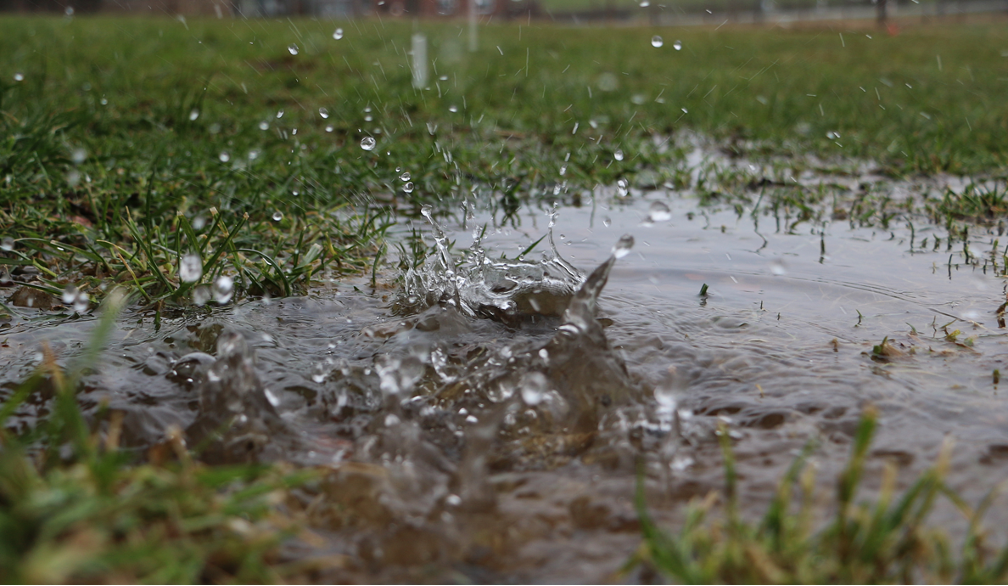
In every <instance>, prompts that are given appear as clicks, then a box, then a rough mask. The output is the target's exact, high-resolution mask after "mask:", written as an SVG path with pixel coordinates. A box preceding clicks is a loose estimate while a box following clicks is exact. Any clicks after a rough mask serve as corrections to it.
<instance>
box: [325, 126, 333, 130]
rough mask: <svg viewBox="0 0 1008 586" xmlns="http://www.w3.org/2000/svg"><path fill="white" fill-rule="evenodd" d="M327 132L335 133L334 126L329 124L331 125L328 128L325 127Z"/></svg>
mask: <svg viewBox="0 0 1008 586" xmlns="http://www.w3.org/2000/svg"><path fill="white" fill-rule="evenodd" d="M325 131H326V132H332V131H333V126H332V124H329V125H327V126H326V127H325Z"/></svg>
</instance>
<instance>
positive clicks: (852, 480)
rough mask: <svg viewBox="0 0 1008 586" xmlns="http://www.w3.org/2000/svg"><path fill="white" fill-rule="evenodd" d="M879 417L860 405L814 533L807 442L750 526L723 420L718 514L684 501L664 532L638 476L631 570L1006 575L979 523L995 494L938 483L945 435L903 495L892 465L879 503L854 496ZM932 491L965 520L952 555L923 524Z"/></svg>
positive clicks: (852, 576) (804, 578) (1004, 555)
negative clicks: (677, 519)
mask: <svg viewBox="0 0 1008 586" xmlns="http://www.w3.org/2000/svg"><path fill="white" fill-rule="evenodd" d="M876 421H877V412H876V411H875V409H874V408H869V409H867V410H866V411H865V413H864V415H863V417H862V419H861V422H860V424H859V426H858V428H857V431H856V433H855V436H854V443H853V447H852V450H851V456H850V460H849V461H848V463H847V466H846V468H845V469H844V470H843V472H842V473H841V474H840V477H839V478H838V479H837V482H836V496H835V501H834V503H833V507H832V508H833V510H834V511H835V513H834V517H833V519H832V520H831V521H829V522H828V523H827V524H826V526H825V527H823V528H821V529H820V530H818V531H816V530H815V528H814V526H815V521H816V519H815V511H813V508H812V505H813V492H814V487H815V474H814V469H813V468H810V467H807V466H806V461H807V458H808V456H809V455H810V454H811V452H812V451H813V449H814V444H811V443H810V444H808V445H806V447H805V449H804V450H803V452H802V454H801V455H800V456H799V457H798V458H797V459H796V460H795V461H794V463H793V464H792V465H791V467H790V468H789V470H788V471H787V473H786V474H785V475H784V478H782V479H781V482H780V485H779V487H778V490H777V494H776V496H775V498H774V499H773V500H772V501H771V503H770V505H769V506H768V507H767V510H766V513H765V514H764V515H763V518H762V520H760V521H759V522H758V523H750V522H747V521H745V520H743V519H741V518H740V516H739V513H738V502H737V492H736V475H735V462H734V457H733V455H732V450H731V440H730V439H729V436H728V431H727V429H726V428H725V427H724V426H722V427H721V429H720V431H719V436H720V439H721V447H722V453H723V454H724V470H725V494H724V499H725V504H724V516H723V518H722V519H720V520H709V519H708V513H709V512H710V510H711V508H712V507H713V505H714V502H715V498H714V495H711V497H708V498H707V499H706V500H705V501H704V502H702V503H700V504H693V505H691V506H690V508H689V511H688V512H687V515H686V520H685V522H684V523H683V525H682V527H681V529H680V530H679V531H678V532H677V533H676V534H674V535H673V534H670V533H668V532H666V531H665V530H663V529H661V528H660V527H658V526H657V525H656V524H655V523H654V522H653V521H652V520H651V517H650V516H649V514H648V511H647V507H646V503H645V500H644V491H643V483H639V485H638V493H637V509H638V514H639V517H640V522H641V530H642V533H643V535H644V544H643V545H642V547H641V550H640V551H639V553H638V554H636V555H635V557H634V558H633V559H632V560H631V565H630V566H629V567H632V566H633V565H636V564H647V565H649V566H651V567H653V568H654V569H655V570H657V571H658V572H659V573H661V574H662V575H663V576H665V577H667V578H669V579H672V580H675V581H678V582H682V583H687V584H711V583H742V584H745V583H775V584H788V583H793V584H849V583H853V584H877V583H920V582H926V583H932V582H937V583H949V582H961V583H980V584H993V583H1002V582H1004V581H1005V580H1006V579H1008V548H1005V549H1001V550H1000V551H998V550H997V549H995V548H992V547H991V546H990V545H989V544H988V543H987V542H986V539H985V533H984V531H983V529H982V527H981V518H982V517H983V515H984V512H985V511H986V509H987V508H988V507H989V506H990V505H991V503H992V502H993V498H994V495H995V492H994V491H991V492H990V493H989V494H988V496H987V497H986V498H985V499H984V500H983V501H982V502H981V503H980V504H979V506H978V507H976V508H975V509H972V508H970V507H969V506H968V505H967V504H966V503H965V502H963V501H962V500H961V499H960V498H959V497H958V496H957V495H956V494H955V493H954V492H953V491H952V490H950V489H949V487H948V486H946V485H945V482H944V477H945V473H946V470H947V469H948V465H949V460H950V457H951V443H950V442H947V443H946V444H945V445H943V446H942V450H941V452H940V454H939V457H938V461H937V463H936V464H935V465H934V467H933V468H931V469H930V470H928V471H927V472H925V473H924V474H922V475H921V476H920V477H919V478H917V480H916V481H915V482H914V483H913V484H912V485H911V486H910V487H909V488H907V489H906V490H905V491H903V492H902V494H897V493H896V489H895V483H896V469H895V467H894V466H893V465H889V466H887V467H886V468H885V472H884V476H883V479H882V488H881V491H880V493H879V495H878V498H877V500H876V501H875V502H874V503H869V502H860V503H859V502H856V501H855V496H856V494H857V490H858V486H859V485H860V483H861V481H862V478H863V472H864V464H865V459H866V457H867V454H868V448H869V446H870V444H871V440H872V435H873V433H874V431H875V426H876ZM796 486H797V487H800V489H801V499H800V500H801V502H800V505H799V508H798V511H797V512H792V511H791V510H790V509H791V506H792V501H793V500H794V499H793V496H794V495H793V492H794V489H795V487H796ZM939 497H944V498H947V499H949V500H950V501H951V502H952V504H953V505H954V506H955V507H957V508H958V509H959V510H960V511H961V512H962V514H963V515H964V516H965V517H966V518H967V519H968V520H969V528H968V532H967V535H966V538H965V540H964V542H963V545H962V550H961V551H960V552H958V553H956V552H955V551H954V550H953V547H952V544H951V542H950V538H949V536H948V535H947V534H946V533H945V532H944V531H943V530H942V529H939V528H933V527H928V526H927V525H926V524H925V522H926V520H927V517H928V514H929V513H930V512H931V510H932V509H933V507H934V505H935V501H936V500H937V499H938V498H939Z"/></svg>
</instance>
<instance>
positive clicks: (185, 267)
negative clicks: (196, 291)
mask: <svg viewBox="0 0 1008 586" xmlns="http://www.w3.org/2000/svg"><path fill="white" fill-rule="evenodd" d="M202 276H203V260H202V259H200V256H199V255H198V254H196V253H190V254H187V255H185V256H183V257H182V259H181V260H180V261H179V278H180V279H182V281H183V282H185V283H195V282H196V281H199V279H200V277H202Z"/></svg>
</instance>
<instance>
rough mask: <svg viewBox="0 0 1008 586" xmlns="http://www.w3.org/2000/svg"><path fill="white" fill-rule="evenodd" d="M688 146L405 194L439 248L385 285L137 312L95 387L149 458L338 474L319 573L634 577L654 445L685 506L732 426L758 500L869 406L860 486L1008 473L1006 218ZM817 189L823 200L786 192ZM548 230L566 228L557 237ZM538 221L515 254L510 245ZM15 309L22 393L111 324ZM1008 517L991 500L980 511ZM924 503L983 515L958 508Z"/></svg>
mask: <svg viewBox="0 0 1008 586" xmlns="http://www.w3.org/2000/svg"><path fill="white" fill-rule="evenodd" d="M691 153H692V154H691V155H690V156H689V157H688V158H687V160H686V161H685V163H684V164H686V165H687V167H688V168H689V169H690V171H691V181H690V183H691V185H690V187H689V188H687V189H685V190H682V189H672V188H669V187H665V186H661V185H658V186H646V185H645V186H643V187H634V186H630V185H616V186H608V187H607V186H600V187H597V188H595V189H594V190H574V189H573V188H566V187H565V186H563V185H560V186H557V188H556V191H555V193H556V197H555V198H554V199H555V200H556V202H557V203H558V204H559V205H557V206H556V207H554V206H553V205H551V204H552V201H551V200H550V198H548V197H547V198H546V199H545V200H542V201H539V202H538V203H536V202H533V203H526V204H522V205H520V206H518V207H513V206H512V207H507V206H501V205H500V201H501V197H502V196H501V194H499V193H493V192H491V191H489V190H488V191H487V192H486V193H478V194H477V195H476V196H475V197H473V198H471V199H469V200H467V201H466V202H456V204H457V205H454V206H451V209H452V210H453V212H452V213H449V214H440V215H439V214H438V213H437V212H436V211H431V210H426V209H425V210H424V213H423V214H420V213H418V212H419V211H420V210H414V209H402V210H399V215H400V222H399V224H398V225H397V227H396V229H394V230H393V231H392V232H391V233H390V238H391V239H392V240H393V242H400V243H403V248H402V250H403V252H405V251H407V250H410V246H409V240H410V237H411V236H412V235H413V234H414V231H416V232H418V233H422V239H423V242H424V245H423V246H422V247H420V246H418V245H417V242H414V243H413V244H414V248H415V249H416V250H418V251H420V250H422V251H423V252H420V253H419V257H420V258H412V256H411V255H410V254H406V255H405V256H403V258H401V259H396V258H393V259H392V261H401V262H400V263H399V264H400V266H401V267H402V269H405V268H406V267H412V268H411V269H410V272H408V273H405V276H404V273H403V270H401V269H400V268H396V266H393V265H394V264H395V262H390V263H389V264H388V265H387V266H386V267H385V269H384V270H382V271H380V273H379V274H378V276H377V277H378V278H377V279H376V287H372V284H371V280H370V278H369V277H360V278H359V279H356V280H352V279H351V280H345V279H344V280H340V281H339V282H330V283H318V284H317V287H316V288H314V289H313V290H312V292H311V293H310V294H309V295H307V296H304V297H290V298H284V299H273V300H272V301H270V300H241V301H238V302H236V303H234V304H232V305H226V306H221V307H213V308H212V309H209V308H189V309H186V310H179V311H177V312H175V313H169V312H163V313H162V314H161V315H160V316H159V318H158V319H157V320H155V315H154V314H153V313H151V312H145V311H143V310H141V309H140V308H132V309H130V310H127V311H126V312H125V313H124V314H123V315H122V316H121V318H120V319H119V321H118V322H117V325H116V328H115V330H114V332H113V335H112V339H111V340H109V344H108V345H109V349H108V350H107V351H106V352H105V354H104V356H103V358H102V361H101V364H99V365H96V366H95V367H94V368H93V369H92V370H90V371H89V372H88V374H87V375H86V376H85V377H84V379H83V383H82V384H83V389H82V391H81V395H80V397H81V401H82V402H83V403H84V405H86V406H87V407H88V409H89V412H90V413H92V414H94V413H95V412H96V411H97V410H98V409H99V407H101V406H107V408H109V409H111V410H113V411H122V412H123V413H124V414H125V415H124V418H123V434H122V438H123V440H122V441H123V444H124V445H128V446H131V447H133V448H135V449H137V451H138V453H147V451H148V450H149V449H150V448H151V446H156V445H157V444H159V443H161V442H163V441H164V438H165V434H166V430H169V429H171V428H172V427H173V426H176V427H178V428H180V429H182V430H184V431H185V434H186V439H187V442H188V444H189V445H190V447H193V448H194V449H196V450H198V451H199V453H200V454H201V457H202V458H203V459H205V460H207V461H210V462H247V461H256V460H259V461H276V460H284V461H292V462H296V463H300V464H312V465H322V466H328V467H331V468H332V471H333V472H332V474H331V475H329V477H328V478H327V480H326V481H325V482H321V483H317V484H314V485H311V486H308V487H306V488H305V489H303V490H300V491H298V492H297V497H298V498H299V499H300V500H299V506H302V507H305V508H307V509H308V510H309V511H310V517H311V518H312V519H313V520H314V521H313V522H314V527H313V530H314V536H315V537H314V538H307V537H302V538H299V539H297V540H295V541H293V542H292V543H291V544H290V546H289V547H288V548H287V549H286V550H285V555H287V556H289V557H290V558H293V559H302V558H309V559H317V560H320V566H323V567H325V568H326V569H324V570H322V571H321V574H320V579H322V580H353V581H379V582H382V581H390V580H414V581H443V580H451V581H477V582H484V581H518V582H585V581H587V582H599V581H608V580H613V579H615V580H630V581H637V580H648V579H650V577H649V575H647V574H646V573H641V571H640V570H634V571H632V572H630V573H627V574H620V573H619V570H620V568H621V566H622V565H623V564H624V563H625V562H626V561H627V559H628V558H629V557H630V556H631V555H632V554H633V552H634V551H635V550H636V548H637V547H638V546H639V544H640V533H639V527H638V524H637V520H636V515H635V513H634V510H633V505H632V498H633V491H634V488H635V485H636V482H637V471H638V469H639V468H638V465H639V464H641V463H642V464H643V467H642V469H643V470H644V472H645V478H646V480H645V482H646V487H647V494H648V501H649V505H650V507H651V508H652V510H653V512H654V514H655V515H656V517H657V518H658V519H659V520H660V521H662V522H663V523H666V524H667V525H669V526H674V525H675V523H676V521H677V520H678V519H681V515H682V512H683V509H684V505H685V503H686V502H688V501H689V499H691V498H694V497H702V496H704V495H706V494H707V493H708V492H709V491H711V490H714V489H717V488H719V487H720V486H721V483H722V479H721V474H722V468H721V466H722V460H721V457H720V452H719V447H718V443H717V439H716V436H715V430H716V429H717V427H718V425H719V424H726V425H727V427H728V429H729V430H730V434H731V436H732V438H733V439H734V440H735V442H734V449H735V453H736V456H737V458H738V471H739V476H740V482H741V487H742V492H741V503H742V506H743V513H744V514H748V515H757V514H759V513H760V512H761V511H762V505H763V504H764V503H765V502H766V501H767V499H768V498H769V497H770V495H771V494H772V492H773V490H774V488H775V486H776V483H777V481H778V479H779V478H780V477H781V474H782V472H783V470H784V469H785V468H786V466H787V465H788V464H789V463H790V462H791V461H792V459H793V458H794V456H795V454H796V453H797V450H799V449H800V448H801V447H802V446H803V445H805V444H806V443H807V442H808V441H809V440H810V439H816V440H818V442H819V445H818V448H817V450H816V451H815V456H814V461H815V462H816V464H817V466H818V469H819V473H818V474H819V476H818V478H819V480H820V484H821V487H822V490H823V495H824V496H825V491H828V490H831V489H832V479H833V478H835V476H836V474H837V472H838V471H839V469H840V468H841V466H842V465H843V463H844V462H845V461H846V455H847V453H848V451H849V445H850V439H851V435H852V433H853V431H854V429H855V426H856V424H857V422H858V419H859V416H860V414H861V412H862V410H863V409H864V408H865V406H866V405H868V404H874V405H875V406H877V407H878V409H879V411H880V420H879V421H880V425H879V433H878V435H877V437H876V440H875V442H874V445H873V451H872V453H871V455H872V457H871V460H870V462H869V466H868V470H869V471H870V474H869V477H868V478H867V480H866V487H867V489H868V490H871V489H872V488H873V487H877V486H878V484H879V480H878V477H879V473H880V471H881V470H882V468H883V466H885V465H886V463H889V462H892V463H895V464H897V465H898V466H899V467H900V471H901V472H900V477H899V478H900V479H901V482H903V483H905V482H906V481H907V480H908V479H910V478H912V477H914V476H916V475H917V474H919V473H920V472H921V471H922V470H923V469H925V468H927V467H928V466H930V465H931V464H932V463H933V461H934V458H935V456H936V455H937V453H938V449H939V447H940V446H941V444H942V442H943V441H945V440H946V438H949V437H952V438H954V439H955V441H956V447H955V451H954V458H953V464H952V469H951V472H950V477H949V482H950V485H951V486H952V487H953V488H954V489H956V490H957V491H959V492H960V494H961V495H962V496H963V497H964V498H965V499H966V500H967V501H968V502H971V503H975V502H976V501H977V500H979V499H980V498H981V497H982V496H983V494H985V493H986V491H988V490H989V489H990V488H992V487H993V486H994V485H995V484H997V483H998V482H1000V481H1002V480H1003V479H1004V478H1005V464H1006V462H1008V405H1006V404H1005V402H1004V400H1003V399H1002V396H1001V394H1000V393H1001V392H1003V391H1004V389H1003V388H1002V389H999V385H998V380H997V376H996V375H995V372H997V371H998V370H999V369H1000V370H1001V371H1004V372H1008V370H1006V361H1008V360H1006V358H1008V348H1006V344H1008V338H1006V337H1005V334H1004V331H1005V330H1004V329H1001V328H999V327H998V318H999V315H998V310H999V307H1000V306H1001V305H1002V304H1003V303H1004V302H1005V281H1004V277H1003V273H1004V271H1005V266H1004V264H1005V262H1004V260H1005V259H1004V250H1003V244H1000V243H997V242H996V241H997V239H998V238H999V236H1000V237H1001V239H1002V240H1004V237H1003V236H1001V233H1000V230H1001V229H1000V228H999V226H998V225H997V224H996V223H995V224H990V223H984V222H972V223H968V225H967V228H968V230H967V232H965V233H963V232H961V231H955V232H950V231H949V229H948V228H949V226H948V225H944V224H941V225H936V224H934V223H932V222H931V221H929V220H928V218H927V215H926V214H924V213H921V212H910V211H907V212H905V213H903V212H898V210H907V209H911V208H912V209H917V210H919V209H922V207H921V206H922V205H923V203H924V202H927V201H931V200H933V199H934V198H940V197H941V196H942V194H944V193H945V192H946V191H945V190H946V189H949V188H951V189H953V190H958V191H961V190H963V189H965V188H966V186H967V185H968V183H969V182H968V181H966V180H963V179H961V178H951V177H932V178H918V179H907V180H900V181H893V180H891V179H888V178H885V177H883V176H881V175H877V174H874V173H873V171H872V166H871V165H866V164H847V165H846V166H840V167H842V169H840V168H839V167H836V166H834V167H832V171H833V172H826V171H824V170H822V169H819V170H815V171H806V172H795V174H791V171H790V169H789V168H788V167H787V165H781V164H776V165H773V166H767V167H765V168H764V167H758V166H755V165H753V166H750V163H748V162H746V161H730V160H727V159H724V158H723V157H721V156H720V155H718V154H717V152H716V151H712V150H703V149H699V148H697V149H694V150H692V151H691ZM818 166H819V167H822V165H818ZM802 167H803V168H814V167H816V165H809V164H806V165H803V166H802ZM715 169H721V170H722V171H724V170H732V171H733V172H736V173H741V174H743V175H745V177H747V178H749V179H751V180H748V183H746V182H742V183H741V186H737V187H735V188H734V191H733V193H734V194H735V195H736V196H738V195H739V194H744V195H745V197H736V196H728V195H725V193H726V192H725V191H719V190H718V189H717V188H714V189H711V186H712V185H713V182H712V180H708V179H707V177H708V176H714V175H715V173H714V171H715ZM839 170H842V171H843V172H839ZM723 177H724V176H723V175H722V176H721V178H722V180H723ZM644 183H646V182H644ZM799 184H803V185H806V186H808V185H811V186H814V187H817V188H818V186H822V188H821V189H820V193H825V194H826V196H825V197H823V198H821V200H820V201H818V202H815V203H813V204H808V205H804V206H803V205H796V204H795V203H794V201H792V200H788V199H787V197H788V195H787V194H788V193H792V191H793V190H796V189H797V187H795V186H797V185H799ZM704 186H705V187H704ZM789 190H790V191H789ZM719 193H720V195H718V194H719ZM761 194H762V196H761ZM880 200H885V201H886V202H889V203H887V204H882V205H881V206H880V205H879V203H878V202H879V201H880ZM908 201H909V202H913V203H914V205H913V206H903V207H901V203H902V202H908ZM463 203H464V204H465V205H464V206H463ZM887 205H888V206H889V207H888V208H886V206H887ZM867 209H873V210H875V211H876V212H877V213H878V214H881V215H883V216H884V215H885V214H886V213H887V212H886V209H889V210H897V211H893V212H891V216H890V218H888V219H885V218H883V219H882V220H880V219H879V218H878V217H872V218H869V215H866V213H865V210H867ZM428 215H429V216H430V218H428V217H427V216H428ZM435 223H436V224H437V225H434V224H435ZM551 223H553V224H554V225H553V227H552V241H553V243H554V244H555V251H553V250H552V249H551V245H550V239H549V237H547V238H545V239H542V240H540V238H542V237H543V236H547V235H548V232H549V229H550V228H549V227H550V224H551ZM862 224H864V226H862ZM484 227H485V229H484ZM442 230H443V233H442ZM474 234H475V235H477V236H480V235H482V240H481V242H480V243H478V244H476V245H473V237H474ZM950 234H954V236H953V237H950ZM624 235H630V236H632V238H633V241H634V242H633V246H632V247H631V246H630V241H629V239H626V238H623V237H624ZM536 241H539V242H538V244H537V245H536V246H535V247H534V248H533V249H532V250H531V251H529V252H527V254H526V255H525V256H524V261H523V262H519V261H515V260H511V261H504V260H500V259H501V258H502V257H504V256H506V258H507V259H516V258H517V257H518V256H519V254H520V253H522V252H523V251H525V250H526V249H527V248H528V247H529V246H530V245H531V244H532V243H534V242H536ZM964 243H965V244H964ZM449 247H450V248H451V251H449V250H448V248H449ZM467 249H468V250H467ZM393 256H394V255H393ZM617 257H619V258H617ZM610 268H611V271H609V269H610ZM593 271H594V272H593ZM607 271H609V272H608V275H606V272H607ZM606 276H608V282H606ZM16 277H18V276H16ZM18 278H27V277H23V276H22V277H18ZM404 282H405V283H407V285H404V284H403V283H404ZM13 292H14V288H13V287H9V288H6V289H4V295H5V296H6V297H9V296H10V295H11V294H12V293H13ZM596 303H597V308H596ZM9 311H10V314H11V317H10V318H9V322H8V323H7V324H6V326H5V328H4V330H3V333H2V341H3V348H4V350H3V352H2V353H0V385H2V387H0V388H2V389H3V390H2V393H3V394H4V395H5V396H6V395H7V394H8V393H10V392H11V390H12V389H13V388H15V387H16V385H17V384H18V383H20V382H21V381H23V380H24V379H25V378H26V377H27V376H28V375H29V374H30V373H31V372H32V371H33V370H34V369H35V367H36V365H37V364H38V363H39V362H40V361H41V360H42V347H43V345H48V347H49V348H51V349H52V351H53V353H54V354H55V356H56V357H57V361H58V362H59V363H60V364H66V363H68V362H69V361H70V360H71V359H72V357H73V356H75V355H76V354H78V353H79V352H80V351H81V348H82V347H83V346H84V345H86V344H88V343H90V339H91V332H92V330H93V329H94V325H95V323H96V320H95V318H94V317H93V315H92V314H91V313H86V314H84V315H76V314H74V312H73V311H71V310H70V309H66V310H62V312H61V310H60V309H59V307H57V308H56V309H54V310H52V311H40V310H38V309H29V308H25V307H18V306H11V307H10V308H9ZM593 316H594V317H593ZM596 318H597V319H596ZM883 340H885V342H883ZM49 399H50V397H49V396H47V393H46V392H45V389H44V388H43V389H42V390H41V391H40V392H38V393H36V394H35V395H33V396H32V397H31V399H30V400H29V401H28V402H27V403H26V404H24V405H22V406H21V407H20V408H19V410H18V411H17V413H16V414H15V417H14V418H12V420H11V421H10V422H9V425H11V426H14V427H17V428H18V429H20V430H26V429H29V428H31V427H32V426H33V425H35V424H36V423H38V421H39V420H40V419H41V418H43V417H45V416H46V414H47V410H48V408H49V404H50V403H49ZM288 506H295V505H294V504H289V505H288ZM1004 516H1005V515H1004V513H1003V511H999V510H998V507H994V508H993V509H992V513H991V514H990V516H989V519H990V521H991V525H992V526H995V527H997V526H998V522H1000V521H1005V520H1006V519H1004V518H1002V517H1004ZM933 522H935V523H939V524H943V525H945V526H946V527H948V528H951V529H952V531H953V533H955V532H956V531H957V530H958V529H957V527H958V528H959V529H961V527H962V526H964V522H963V521H962V520H961V518H959V517H958V514H957V513H955V512H954V511H952V510H951V509H950V508H946V509H939V510H938V512H937V514H936V516H935V517H934V518H933Z"/></svg>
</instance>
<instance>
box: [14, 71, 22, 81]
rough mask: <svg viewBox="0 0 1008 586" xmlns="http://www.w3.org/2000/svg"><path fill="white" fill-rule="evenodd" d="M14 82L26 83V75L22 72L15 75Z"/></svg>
mask: <svg viewBox="0 0 1008 586" xmlns="http://www.w3.org/2000/svg"><path fill="white" fill-rule="evenodd" d="M14 81H24V74H23V73H21V72H20V71H19V72H17V73H15V74H14Z"/></svg>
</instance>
